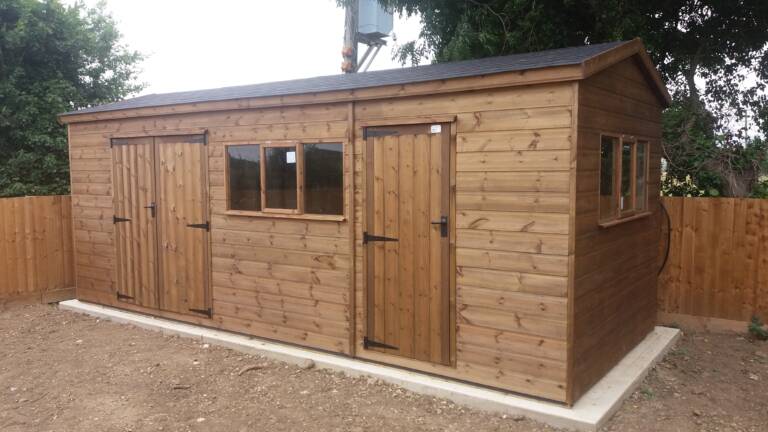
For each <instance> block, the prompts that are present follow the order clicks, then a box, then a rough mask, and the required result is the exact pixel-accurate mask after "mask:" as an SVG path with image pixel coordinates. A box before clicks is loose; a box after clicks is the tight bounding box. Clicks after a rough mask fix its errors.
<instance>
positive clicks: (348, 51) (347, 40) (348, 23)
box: [341, 0, 359, 73]
mask: <svg viewBox="0 0 768 432" xmlns="http://www.w3.org/2000/svg"><path fill="white" fill-rule="evenodd" d="M345 11H346V14H345V17H344V48H343V49H342V50H341V56H342V57H343V58H344V61H343V62H342V63H341V70H342V72H344V73H355V72H357V29H358V25H357V20H358V19H359V10H358V0H349V1H348V2H347V7H346V8H345Z"/></svg>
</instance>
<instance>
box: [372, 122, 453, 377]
mask: <svg viewBox="0 0 768 432" xmlns="http://www.w3.org/2000/svg"><path fill="white" fill-rule="evenodd" d="M449 147H450V124H445V123H443V124H417V125H403V126H382V127H375V128H372V127H371V128H367V129H366V173H367V174H366V209H365V211H366V216H365V227H366V228H365V232H364V236H363V243H364V246H365V256H366V259H365V262H366V264H365V266H366V290H365V293H366V301H365V303H366V334H365V339H364V348H366V349H369V350H375V351H381V352H385V353H388V354H393V355H397V356H401V357H406V358H411V359H416V360H421V361H427V362H431V363H437V364H444V365H447V364H450V361H451V353H450V349H451V340H452V335H451V333H450V332H451V328H450V322H451V310H450V308H451V302H450V295H451V291H450V281H449V266H450V249H449V248H450V241H449V220H448V218H449V207H450V205H449Z"/></svg>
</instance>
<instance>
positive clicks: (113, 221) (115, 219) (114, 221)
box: [112, 216, 131, 224]
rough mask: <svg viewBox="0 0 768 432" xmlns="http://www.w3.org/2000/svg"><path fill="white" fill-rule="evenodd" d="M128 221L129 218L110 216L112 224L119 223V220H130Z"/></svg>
mask: <svg viewBox="0 0 768 432" xmlns="http://www.w3.org/2000/svg"><path fill="white" fill-rule="evenodd" d="M130 221H131V220H130V219H128V218H121V217H117V216H112V223H113V224H116V223H120V222H130Z"/></svg>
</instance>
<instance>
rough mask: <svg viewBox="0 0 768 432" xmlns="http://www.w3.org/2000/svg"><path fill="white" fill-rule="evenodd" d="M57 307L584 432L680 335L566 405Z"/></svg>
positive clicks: (664, 334)
mask: <svg viewBox="0 0 768 432" xmlns="http://www.w3.org/2000/svg"><path fill="white" fill-rule="evenodd" d="M59 307H60V308H61V309H64V310H69V311H73V312H78V313H83V314H87V315H91V316H96V317H99V318H103V319H107V320H111V321H114V322H119V323H125V324H132V325H135V326H137V327H141V328H144V329H149V330H155V331H160V332H162V333H164V334H170V335H177V336H181V337H188V338H194V339H198V340H201V341H202V342H204V343H209V344H212V345H219V346H224V347H227V348H231V349H234V350H237V351H242V352H247V353H250V354H258V355H261V356H264V357H268V358H272V359H275V360H280V361H284V362H286V363H294V364H298V363H300V362H302V361H305V360H312V361H314V362H315V365H316V367H318V368H321V369H330V370H333V371H339V372H343V373H345V374H347V375H350V376H372V377H376V378H379V379H381V380H383V381H386V382H389V383H392V384H396V385H399V386H401V387H403V388H406V389H408V390H411V391H414V392H418V393H422V394H427V395H430V396H435V397H440V398H445V399H449V400H451V401H453V402H455V403H458V404H461V405H465V406H470V407H473V408H477V409H481V410H485V411H493V412H499V413H504V414H509V415H523V416H526V417H528V418H531V419H534V420H537V421H540V422H543V423H546V424H549V425H552V426H555V427H564V428H570V429H576V430H584V431H595V430H597V429H599V428H600V427H601V426H602V425H603V424H604V423H605V422H607V421H608V419H610V418H611V416H612V415H613V414H614V413H615V412H616V411H617V410H618V409H619V408H620V406H621V403H622V401H623V400H624V399H625V398H626V397H627V396H629V395H630V394H631V393H632V392H633V391H634V390H635V389H636V388H637V386H638V385H639V384H640V381H642V380H643V378H645V376H646V375H647V374H648V371H650V369H651V368H652V367H653V366H654V365H655V364H656V363H657V362H658V361H660V360H661V359H662V358H663V357H664V355H665V354H666V353H667V352H668V351H669V350H670V349H671V348H672V347H673V346H674V344H675V342H676V341H677V339H678V338H679V337H680V331H679V330H677V329H673V328H667V327H656V329H654V331H653V332H651V334H649V335H648V337H646V338H645V340H643V342H641V343H640V345H638V346H637V347H635V349H633V350H632V351H630V353H629V354H627V356H626V357H624V359H623V360H622V361H621V362H619V364H618V365H617V366H616V367H615V368H613V369H612V370H611V371H610V372H609V373H608V374H607V375H606V376H605V377H604V378H603V379H602V380H600V382H598V383H597V384H596V385H595V386H594V387H592V389H591V390H590V391H589V392H588V393H587V394H585V395H584V396H582V398H581V399H580V400H579V401H578V402H577V403H576V404H575V405H574V406H573V407H566V406H564V405H561V404H557V403H553V402H546V401H542V400H538V399H533V398H528V397H525V396H520V395H516V394H510V393H505V392H503V391H498V390H492V389H488V388H485V387H481V386H476V385H472V384H467V383H461V382H457V381H453V380H450V379H444V378H440V377H435V376H432V375H426V374H422V373H418V372H414V371H409V370H404V369H400V368H396V367H390V366H385V365H380V364H377V363H370V362H366V361H363V360H359V359H353V358H349V357H343V356H340V355H334V354H328V353H324V352H319V351H314V350H312V349H307V348H300V347H296V346H292V345H285V344H281V343H276V342H271V341H265V340H262V339H257V338H253V337H249V336H244V335H239V334H235V333H229V332H225V331H221V330H215V329H209V328H205V327H198V326H194V325H190V324H184V323H180V322H177V321H172V320H167V319H163V318H156V317H152V316H147V315H143V314H139V313H135V312H127V311H123V310H119V309H115V308H111V307H106V306H99V305H94V304H90V303H84V302H80V301H78V300H69V301H65V302H61V303H59Z"/></svg>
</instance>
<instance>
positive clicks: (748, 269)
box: [658, 197, 768, 321]
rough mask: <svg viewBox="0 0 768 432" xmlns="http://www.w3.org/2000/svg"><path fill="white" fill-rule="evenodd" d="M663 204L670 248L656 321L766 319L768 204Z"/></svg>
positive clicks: (717, 201)
mask: <svg viewBox="0 0 768 432" xmlns="http://www.w3.org/2000/svg"><path fill="white" fill-rule="evenodd" d="M663 202H664V205H665V206H666V208H667V210H668V212H669V216H670V218H671V242H670V251H669V259H668V261H667V265H666V267H665V268H664V271H663V272H662V274H661V276H660V278H659V291H658V302H659V312H660V319H662V320H665V319H664V315H665V314H674V315H684V316H685V315H687V316H690V315H692V316H697V317H706V318H715V319H724V320H736V321H749V320H750V319H751V317H752V316H753V315H757V316H760V317H761V318H762V319H764V320H766V319H768V200H760V199H747V198H679V197H665V198H664V199H663ZM665 242H666V239H665V238H664V239H662V243H665ZM669 320H670V319H669V317H667V319H666V321H669Z"/></svg>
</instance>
